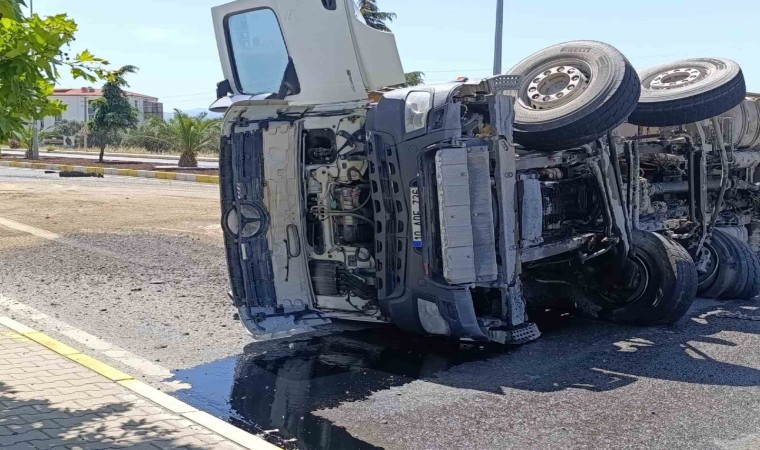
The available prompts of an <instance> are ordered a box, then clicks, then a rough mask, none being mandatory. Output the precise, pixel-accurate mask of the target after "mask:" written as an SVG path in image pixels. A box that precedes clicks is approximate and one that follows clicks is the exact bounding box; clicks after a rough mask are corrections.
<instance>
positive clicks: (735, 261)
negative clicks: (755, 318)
mask: <svg viewBox="0 0 760 450" xmlns="http://www.w3.org/2000/svg"><path fill="white" fill-rule="evenodd" d="M735 241H738V240H736V239H735V238H733V237H732V236H730V235H729V234H727V233H724V232H723V231H721V230H719V229H716V230H714V231H713V234H712V238H711V239H710V242H706V243H705V245H704V249H703V252H708V254H709V258H710V262H709V264H710V267H713V269H712V271H714V273H715V276H714V278H713V279H712V281H711V282H710V281H708V280H705V281H703V282H702V283H700V285H699V288H698V291H697V294H698V295H699V296H700V297H704V298H713V299H720V298H722V299H726V298H736V296H737V295H739V293H741V291H742V290H743V289H744V284H746V277H747V275H746V266H743V265H742V264H741V251H740V250H739V248H738V246H737V245H736V243H735Z"/></svg>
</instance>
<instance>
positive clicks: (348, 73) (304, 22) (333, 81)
mask: <svg viewBox="0 0 760 450" xmlns="http://www.w3.org/2000/svg"><path fill="white" fill-rule="evenodd" d="M212 11H213V18H214V29H215V32H216V40H217V43H218V47H219V56H220V59H221V63H222V70H223V72H224V76H225V79H226V80H227V81H228V82H229V87H230V92H231V93H232V94H234V95H245V96H254V97H257V98H258V97H260V96H262V95H265V96H268V97H271V96H274V98H278V99H287V101H288V103H289V104H291V105H325V104H335V103H342V102H352V101H366V100H367V91H372V90H375V89H379V88H382V87H386V86H393V85H398V84H401V83H404V71H403V69H402V67H401V59H400V58H399V55H398V50H397V48H396V40H395V38H394V36H393V34H391V33H386V32H383V31H378V30H375V29H373V28H370V27H369V26H367V25H366V24H365V23H364V21H363V19H362V18H361V15H360V14H359V13H358V11H357V9H356V6H355V4H354V2H353V1H352V0H324V1H322V0H238V1H235V2H232V3H228V4H226V5H222V6H218V7H216V8H213V10H212Z"/></svg>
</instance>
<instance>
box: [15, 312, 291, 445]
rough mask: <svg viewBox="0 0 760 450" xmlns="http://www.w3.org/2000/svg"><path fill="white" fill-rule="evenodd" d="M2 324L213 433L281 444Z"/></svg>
mask: <svg viewBox="0 0 760 450" xmlns="http://www.w3.org/2000/svg"><path fill="white" fill-rule="evenodd" d="M0 324H1V325H3V326H5V327H8V328H9V329H11V331H13V332H14V333H17V334H18V336H19V337H23V338H25V339H29V340H31V341H34V342H36V343H38V344H40V345H42V346H44V347H46V348H48V349H50V350H52V351H53V352H55V353H57V354H59V355H61V356H63V357H65V358H68V359H70V360H72V361H75V362H77V363H79V364H81V365H83V366H84V367H86V368H88V369H90V370H92V371H93V372H95V373H97V374H98V375H101V376H103V377H105V378H108V379H109V380H111V381H113V382H114V383H117V384H119V385H121V386H123V387H125V388H127V389H129V390H130V391H132V392H134V393H135V394H137V395H139V396H141V397H143V398H145V399H147V400H150V401H151V402H153V403H156V404H157V405H159V406H161V407H163V408H166V409H168V410H169V411H171V412H173V413H175V414H178V415H181V416H182V417H184V418H185V419H188V420H190V421H192V422H195V423H197V424H198V425H200V426H202V427H204V428H206V429H208V430H210V431H212V432H213V433H216V434H218V435H219V436H222V437H223V438H225V439H228V440H230V441H232V442H234V443H236V444H238V445H240V446H242V447H244V448H247V449H251V450H279V447H277V446H275V445H272V444H270V443H269V442H267V441H265V440H264V439H262V438H260V437H258V436H256V435H253V434H251V433H248V432H247V431H243V430H241V429H240V428H237V427H235V426H234V425H231V424H229V423H227V422H225V421H224V420H221V419H218V418H216V417H214V416H212V415H211V414H208V413H206V412H203V411H200V410H198V409H197V408H194V407H192V406H190V405H188V404H187V403H185V402H182V401H180V400H178V399H176V398H174V397H172V396H171V395H168V394H165V393H163V392H161V391H159V390H158V389H155V388H153V387H151V386H149V385H147V384H145V383H143V382H142V381H140V380H136V379H135V378H134V377H132V376H130V375H128V374H125V373H124V372H122V371H120V370H118V369H115V368H113V367H111V366H109V365H108V364H105V363H103V362H101V361H98V360H97V359H95V358H93V357H91V356H88V355H85V354H84V353H81V352H80V351H79V350H76V349H75V348H73V347H69V346H68V345H66V344H64V343H62V342H59V341H57V340H55V339H53V338H51V337H50V336H47V335H45V334H43V333H40V332H39V331H36V330H34V329H32V328H29V327H27V326H26V325H24V324H22V323H19V322H17V321H15V320H13V319H11V318H9V317H2V316H0Z"/></svg>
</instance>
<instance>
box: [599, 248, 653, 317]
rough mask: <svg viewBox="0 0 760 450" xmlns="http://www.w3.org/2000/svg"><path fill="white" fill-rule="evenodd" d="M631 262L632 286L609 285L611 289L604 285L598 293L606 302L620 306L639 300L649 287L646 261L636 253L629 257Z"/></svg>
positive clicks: (648, 272) (649, 276) (649, 277)
mask: <svg viewBox="0 0 760 450" xmlns="http://www.w3.org/2000/svg"><path fill="white" fill-rule="evenodd" d="M631 262H632V263H633V264H634V265H635V267H636V274H635V275H634V277H635V279H634V280H633V285H632V287H620V286H614V285H613V286H611V287H612V288H613V289H611V290H609V289H606V287H605V286H603V287H602V289H600V290H599V292H598V295H599V297H601V298H602V299H603V300H604V301H606V302H607V303H611V304H614V305H618V306H622V305H629V304H632V303H636V302H637V301H639V300H640V299H641V298H642V296H643V295H644V293H645V292H646V291H647V288H648V287H649V281H650V279H651V274H650V271H649V266H648V265H647V263H646V262H645V261H644V260H643V259H642V258H641V257H640V256H638V255H634V256H633V257H632V258H631Z"/></svg>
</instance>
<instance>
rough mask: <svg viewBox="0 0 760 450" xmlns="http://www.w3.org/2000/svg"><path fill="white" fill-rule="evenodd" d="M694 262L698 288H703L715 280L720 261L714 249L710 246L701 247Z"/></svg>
mask: <svg viewBox="0 0 760 450" xmlns="http://www.w3.org/2000/svg"><path fill="white" fill-rule="evenodd" d="M696 260H697V262H696V264H695V266H696V267H697V283H698V286H699V287H700V288H703V287H706V286H707V285H708V284H710V283H711V282H712V281H713V280H714V279H715V276H716V275H717V273H718V268H719V267H720V261H719V259H718V256H717V254H716V252H715V249H714V248H713V247H712V245H710V244H705V245H703V246H702V249H701V250H700V251H699V254H698V255H697V258H696Z"/></svg>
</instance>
